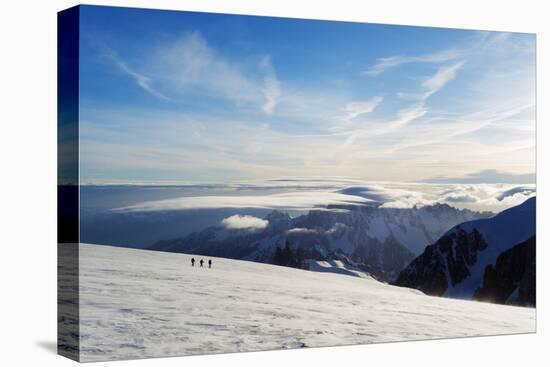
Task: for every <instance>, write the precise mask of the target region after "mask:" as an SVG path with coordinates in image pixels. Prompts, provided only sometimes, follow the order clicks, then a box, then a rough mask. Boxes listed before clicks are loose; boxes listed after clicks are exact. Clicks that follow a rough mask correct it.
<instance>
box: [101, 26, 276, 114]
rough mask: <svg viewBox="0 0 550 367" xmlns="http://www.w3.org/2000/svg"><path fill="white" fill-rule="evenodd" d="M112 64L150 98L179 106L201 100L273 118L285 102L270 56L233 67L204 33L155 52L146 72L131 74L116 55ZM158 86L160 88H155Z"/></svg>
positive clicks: (143, 64)
mask: <svg viewBox="0 0 550 367" xmlns="http://www.w3.org/2000/svg"><path fill="white" fill-rule="evenodd" d="M109 58H110V59H111V61H112V62H113V63H114V64H115V65H116V66H117V67H118V68H119V69H120V71H122V72H123V73H125V74H127V75H129V76H131V77H132V78H133V79H134V81H135V83H136V84H137V85H138V86H139V87H141V88H142V89H144V90H145V91H147V92H149V93H150V94H152V95H154V96H157V97H159V98H162V99H166V100H171V101H173V102H179V101H183V100H185V98H186V96H188V95H191V94H195V95H202V96H204V97H211V98H217V99H223V100H227V101H231V102H233V103H237V104H249V105H255V106H256V108H258V109H259V110H261V111H263V112H264V113H265V114H267V115H270V114H272V113H273V111H274V109H275V107H276V105H277V103H278V101H279V98H280V96H281V83H280V81H279V79H278V78H277V74H276V72H275V69H274V67H273V65H272V63H271V59H270V57H268V56H257V57H255V58H256V61H255V62H252V61H253V59H254V57H251V60H252V61H251V60H245V61H243V62H240V61H232V60H230V59H228V58H227V57H224V56H223V55H222V54H220V52H219V51H218V50H216V49H215V48H214V47H212V46H211V45H210V44H209V43H208V41H207V40H206V39H205V38H204V37H203V36H202V34H201V33H200V32H198V31H195V32H190V33H186V34H184V35H182V36H181V37H179V38H178V39H177V40H176V41H173V42H170V43H165V44H160V45H159V46H158V47H157V48H155V49H152V50H149V53H148V55H147V56H146V57H145V58H144V60H142V62H141V68H140V69H139V70H137V68H131V67H129V65H128V62H127V61H125V60H124V59H123V57H122V56H120V55H118V54H116V53H114V52H111V53H110V55H109ZM153 85H154V86H155V87H153Z"/></svg>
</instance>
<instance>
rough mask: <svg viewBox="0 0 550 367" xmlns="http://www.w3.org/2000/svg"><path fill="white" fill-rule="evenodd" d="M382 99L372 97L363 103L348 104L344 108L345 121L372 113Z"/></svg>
mask: <svg viewBox="0 0 550 367" xmlns="http://www.w3.org/2000/svg"><path fill="white" fill-rule="evenodd" d="M382 100H383V98H382V97H380V96H375V97H372V98H371V99H369V100H367V101H363V102H350V103H348V104H346V106H345V107H344V112H345V113H346V115H345V116H344V120H345V121H350V120H353V119H354V118H356V117H358V116H361V115H364V114H367V113H370V112H372V111H374V109H375V108H376V106H378V105H379V104H380V103H381V102H382Z"/></svg>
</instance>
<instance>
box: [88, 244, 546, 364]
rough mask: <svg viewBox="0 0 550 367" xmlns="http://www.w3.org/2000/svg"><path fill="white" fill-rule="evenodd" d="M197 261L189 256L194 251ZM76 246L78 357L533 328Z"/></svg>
mask: <svg viewBox="0 0 550 367" xmlns="http://www.w3.org/2000/svg"><path fill="white" fill-rule="evenodd" d="M195 258H196V259H197V260H198V259H199V258H198V257H195ZM190 259H191V256H190V255H186V254H174V253H163V252H156V251H144V250H135V249H125V248H117V247H108V246H99V245H80V343H81V344H80V346H81V353H80V360H81V361H84V362H89V361H103V360H114V359H130V358H146V357H167V356H179V355H193V354H211V353H223V352H243V351H259V350H269V349H281V348H299V347H322V346H334V345H346V344H363V343H376V342H393V341H408V340H419V339H434V338H448V337H465V336H479V335H496V334H511V333H527V332H534V331H535V310H534V309H531V308H519V307H511V306H502V305H494V304H486V303H479V302H474V301H462V300H453V299H447V298H437V297H429V296H426V295H424V294H422V293H421V292H419V291H417V290H413V289H408V288H399V287H394V286H390V285H387V284H384V283H380V282H378V281H376V280H373V279H371V278H368V277H367V278H360V277H354V276H345V275H340V274H334V273H322V272H313V271H304V270H299V269H293V268H287V267H279V266H273V265H266V264H259V263H254V262H247V261H239V260H228V259H221V258H212V259H213V268H212V269H208V268H199V267H197V264H195V267H191V265H190Z"/></svg>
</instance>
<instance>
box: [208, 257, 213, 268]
mask: <svg viewBox="0 0 550 367" xmlns="http://www.w3.org/2000/svg"><path fill="white" fill-rule="evenodd" d="M211 267H212V259H208V269H210V268H211Z"/></svg>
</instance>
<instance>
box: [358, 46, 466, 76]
mask: <svg viewBox="0 0 550 367" xmlns="http://www.w3.org/2000/svg"><path fill="white" fill-rule="evenodd" d="M463 54H464V52H463V51H461V50H458V49H448V50H443V51H439V52H436V53H431V54H426V55H416V56H388V57H381V58H379V59H378V60H377V62H376V64H374V65H372V66H371V67H369V68H367V69H366V70H364V71H362V72H361V74H362V75H366V76H378V75H380V74H382V73H383V72H385V71H387V70H389V69H392V68H395V67H397V66H400V65H404V64H413V63H442V62H446V61H451V60H456V59H457V58H459V57H461V56H462V55H463Z"/></svg>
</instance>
